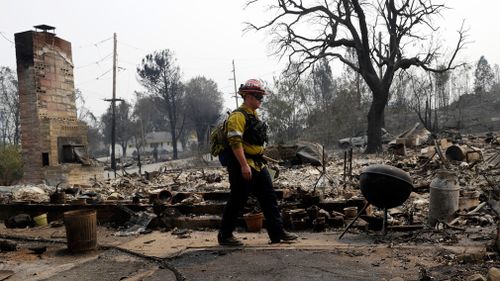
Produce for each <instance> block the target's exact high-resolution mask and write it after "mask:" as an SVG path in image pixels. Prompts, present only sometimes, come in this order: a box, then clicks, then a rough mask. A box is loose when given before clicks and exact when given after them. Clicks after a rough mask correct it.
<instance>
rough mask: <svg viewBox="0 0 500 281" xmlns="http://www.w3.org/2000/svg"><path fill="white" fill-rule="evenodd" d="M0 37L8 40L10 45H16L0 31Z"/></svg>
mask: <svg viewBox="0 0 500 281" xmlns="http://www.w3.org/2000/svg"><path fill="white" fill-rule="evenodd" d="M0 35H1V36H2V37H3V39H5V40H7V41H8V42H9V43H10V44H12V45H14V42H12V41H11V40H10V39H9V38H7V37H6V36H5V34H4V33H3V32H1V31H0Z"/></svg>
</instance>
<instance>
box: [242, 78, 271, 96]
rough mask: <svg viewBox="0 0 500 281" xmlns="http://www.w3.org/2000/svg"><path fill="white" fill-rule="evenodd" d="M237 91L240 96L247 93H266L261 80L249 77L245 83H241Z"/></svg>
mask: <svg viewBox="0 0 500 281" xmlns="http://www.w3.org/2000/svg"><path fill="white" fill-rule="evenodd" d="M238 93H239V94H240V95H242V96H244V95H245V94H247V93H256V94H260V95H266V94H267V92H266V89H265V87H264V86H263V85H262V81H260V80H257V79H249V80H247V81H246V82H245V84H241V85H240V89H239V90H238Z"/></svg>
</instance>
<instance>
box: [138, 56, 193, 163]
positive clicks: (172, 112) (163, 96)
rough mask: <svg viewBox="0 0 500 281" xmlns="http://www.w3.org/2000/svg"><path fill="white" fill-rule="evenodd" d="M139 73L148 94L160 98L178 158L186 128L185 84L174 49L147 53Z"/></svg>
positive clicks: (174, 155)
mask: <svg viewBox="0 0 500 281" xmlns="http://www.w3.org/2000/svg"><path fill="white" fill-rule="evenodd" d="M137 74H138V75H139V82H140V83H141V85H142V86H143V87H144V88H146V89H147V91H148V94H151V95H154V96H157V97H159V98H160V101H161V103H162V107H163V110H164V112H165V114H166V117H167V119H168V122H169V125H170V134H171V136H172V146H173V158H174V159H177V158H178V153H177V141H178V140H179V136H180V135H181V132H182V130H183V128H184V117H185V116H184V112H183V106H184V86H183V84H182V82H181V80H180V79H181V72H180V69H179V66H177V63H176V59H175V57H174V55H173V53H172V51H170V50H168V49H166V50H162V51H157V52H154V53H152V54H148V55H146V57H144V58H143V59H142V61H141V64H140V65H139V67H138V68H137Z"/></svg>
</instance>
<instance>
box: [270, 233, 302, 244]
mask: <svg viewBox="0 0 500 281" xmlns="http://www.w3.org/2000/svg"><path fill="white" fill-rule="evenodd" d="M298 238H299V236H297V235H295V234H293V233H290V232H286V231H283V233H282V234H281V235H280V236H279V238H278V239H272V240H271V244H274V243H280V242H292V241H295V240H297V239H298Z"/></svg>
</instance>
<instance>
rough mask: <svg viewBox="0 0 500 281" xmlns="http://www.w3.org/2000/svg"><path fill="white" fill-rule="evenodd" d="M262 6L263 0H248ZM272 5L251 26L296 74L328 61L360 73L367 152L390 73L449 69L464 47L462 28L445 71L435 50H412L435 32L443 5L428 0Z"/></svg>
mask: <svg viewBox="0 0 500 281" xmlns="http://www.w3.org/2000/svg"><path fill="white" fill-rule="evenodd" d="M260 2H264V0H250V1H248V3H249V4H255V3H260ZM271 2H273V3H274V5H272V6H271V9H272V10H274V11H273V12H274V13H273V15H274V16H273V17H272V18H271V19H270V20H268V21H266V22H265V23H263V24H261V25H254V24H250V25H249V28H251V29H254V30H270V31H271V32H273V34H274V35H275V38H274V39H273V40H272V42H273V43H274V46H276V52H277V53H278V54H280V55H283V56H287V57H288V58H289V60H290V61H292V60H293V61H298V62H299V63H300V65H301V68H300V69H298V74H302V73H304V72H305V71H306V70H307V69H309V68H310V67H311V66H312V65H313V64H314V63H316V62H317V61H318V60H320V59H322V58H324V57H329V58H334V59H338V60H340V61H341V62H342V63H344V64H346V65H347V66H349V67H350V68H352V69H353V70H354V71H355V72H357V73H359V74H360V76H361V77H362V78H363V80H364V81H365V82H366V84H367V85H368V87H369V88H370V90H371V92H372V103H371V106H370V110H369V112H368V116H367V117H368V145H367V149H366V152H367V153H374V152H376V151H379V150H381V148H382V146H381V144H382V135H381V127H382V125H383V117H384V109H385V107H386V105H387V103H388V101H389V90H390V88H391V85H392V82H393V79H394V75H395V74H396V73H397V72H398V71H400V70H403V69H408V68H410V67H412V66H414V67H421V68H423V69H425V70H427V71H433V72H442V71H445V70H448V69H452V68H454V67H455V66H454V65H453V61H454V60H455V57H456V54H457V52H458V51H459V50H460V49H461V48H462V47H463V46H464V43H465V42H464V40H465V38H464V31H463V29H461V30H460V31H459V40H458V43H457V45H456V48H455V50H454V51H453V53H452V55H451V57H450V58H449V60H448V63H447V66H446V69H444V70H443V69H435V68H433V67H432V63H433V62H434V61H435V59H436V57H437V56H438V48H439V47H434V48H433V47H430V48H429V49H428V50H427V51H426V52H424V53H423V54H422V50H410V49H411V48H409V47H408V46H410V43H412V44H414V45H415V43H416V42H419V43H424V41H425V40H426V39H430V38H432V37H431V36H426V34H425V33H424V32H425V29H427V30H428V31H429V32H430V33H431V32H434V31H435V30H434V28H433V27H432V19H433V18H434V17H435V16H437V15H439V14H440V12H441V11H442V10H443V9H445V6H444V5H443V4H433V2H432V1H431V0H400V1H398V0H373V1H359V0H335V1H325V2H316V1H312V2H311V1H308V2H305V1H296V0H276V1H271ZM429 45H431V46H432V44H429ZM346 50H348V51H349V50H350V51H353V52H354V53H355V54H356V55H355V59H354V60H351V59H349V58H348V57H346V56H345V55H344V53H345V51H346ZM411 51H415V52H414V53H411Z"/></svg>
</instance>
